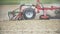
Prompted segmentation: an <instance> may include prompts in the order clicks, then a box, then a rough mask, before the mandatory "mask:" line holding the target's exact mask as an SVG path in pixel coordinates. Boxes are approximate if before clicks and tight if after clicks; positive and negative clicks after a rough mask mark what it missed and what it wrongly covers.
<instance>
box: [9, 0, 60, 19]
mask: <svg viewBox="0 0 60 34" xmlns="http://www.w3.org/2000/svg"><path fill="white" fill-rule="evenodd" d="M36 1H37V3H36V5H34V4H32V5H25V4H22V5H20V7H19V8H17V9H19V12H15V11H16V10H17V9H15V10H13V11H12V12H8V16H9V19H10V20H22V19H25V20H28V19H29V20H30V19H34V18H35V16H36V14H37V13H40V10H42V11H43V15H40V16H39V19H49V17H50V16H49V15H47V12H46V11H47V10H57V9H59V10H57V12H60V7H56V6H51V7H50V8H47V7H44V6H43V4H42V3H41V2H40V0H36ZM15 13H18V14H17V15H16V14H15Z"/></svg>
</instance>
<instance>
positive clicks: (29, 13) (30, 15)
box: [23, 8, 36, 20]
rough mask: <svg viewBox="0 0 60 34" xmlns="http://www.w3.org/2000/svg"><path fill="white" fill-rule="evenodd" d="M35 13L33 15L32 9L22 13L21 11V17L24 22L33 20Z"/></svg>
mask: <svg viewBox="0 0 60 34" xmlns="http://www.w3.org/2000/svg"><path fill="white" fill-rule="evenodd" d="M35 15H36V13H35V10H34V9H33V8H26V9H25V10H24V11H23V17H24V19H26V20H28V19H29V20H30V19H33V18H34V17H35Z"/></svg>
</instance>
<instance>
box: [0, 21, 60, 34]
mask: <svg viewBox="0 0 60 34" xmlns="http://www.w3.org/2000/svg"><path fill="white" fill-rule="evenodd" d="M0 34H60V20H21V21H0Z"/></svg>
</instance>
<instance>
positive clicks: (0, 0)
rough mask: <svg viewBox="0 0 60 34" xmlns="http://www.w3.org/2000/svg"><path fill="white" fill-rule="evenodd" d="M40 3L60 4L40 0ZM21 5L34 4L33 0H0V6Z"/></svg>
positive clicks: (57, 0)
mask: <svg viewBox="0 0 60 34" xmlns="http://www.w3.org/2000/svg"><path fill="white" fill-rule="evenodd" d="M40 2H42V3H60V0H41V1H40ZM21 3H36V1H35V0H0V5H11V4H12V5H15V4H21Z"/></svg>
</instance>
